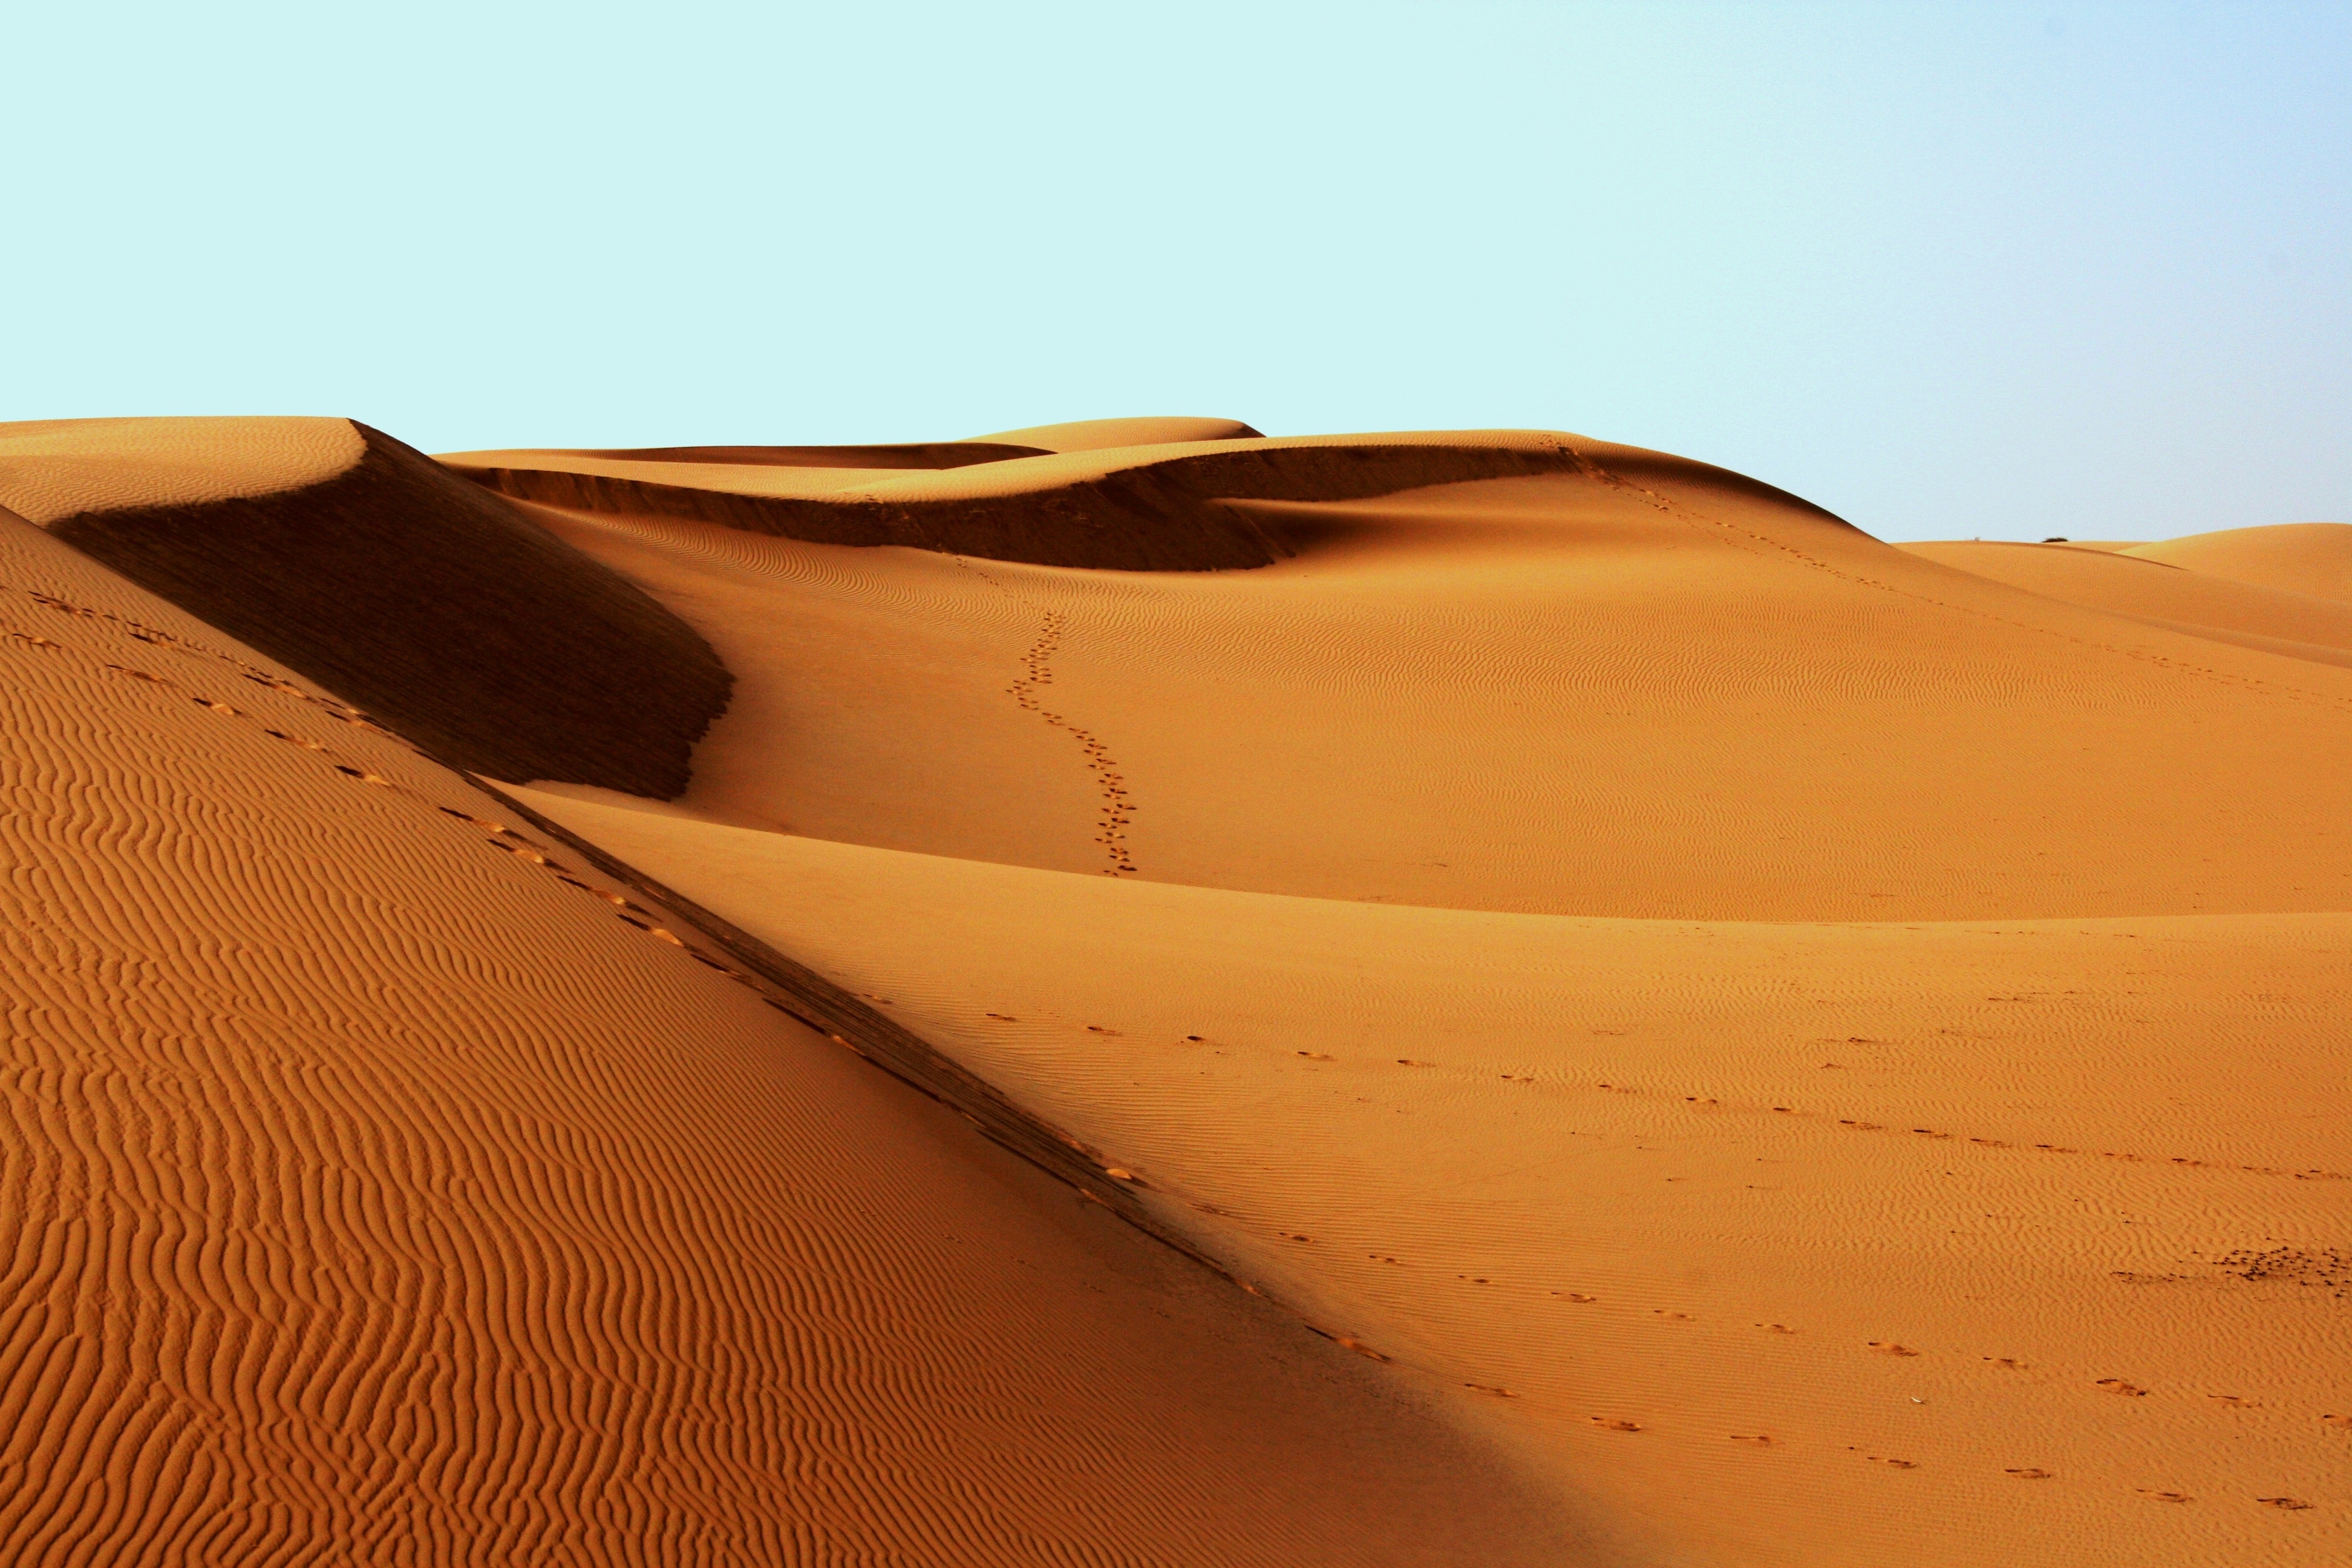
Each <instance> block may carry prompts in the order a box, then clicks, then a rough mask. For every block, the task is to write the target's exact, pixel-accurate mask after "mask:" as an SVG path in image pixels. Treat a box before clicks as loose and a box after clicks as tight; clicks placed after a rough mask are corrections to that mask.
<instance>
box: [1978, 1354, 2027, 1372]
mask: <svg viewBox="0 0 2352 1568" xmlns="http://www.w3.org/2000/svg"><path fill="white" fill-rule="evenodd" d="M1984 1359H1985V1364H1986V1365H1987V1366H1997V1367H2000V1368H2002V1369H2003V1370H2005V1371H2009V1372H2023V1371H2024V1370H2025V1363H2023V1362H2021V1361H2019V1360H2018V1359H2017V1358H2016V1357H2014V1356H2005V1355H1989V1356H1987V1357H1985V1358H1984Z"/></svg>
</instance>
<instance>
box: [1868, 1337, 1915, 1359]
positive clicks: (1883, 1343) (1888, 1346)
mask: <svg viewBox="0 0 2352 1568" xmlns="http://www.w3.org/2000/svg"><path fill="white" fill-rule="evenodd" d="M1870 1348H1871V1349H1872V1350H1874V1351H1876V1352H1878V1353H1879V1354H1881V1355H1917V1354H1918V1353H1919V1352H1917V1351H1915V1350H1913V1349H1912V1348H1911V1347H1910V1346H1909V1345H1898V1344H1896V1343H1895V1342H1894V1341H1893V1340H1873V1341H1871V1342H1870Z"/></svg>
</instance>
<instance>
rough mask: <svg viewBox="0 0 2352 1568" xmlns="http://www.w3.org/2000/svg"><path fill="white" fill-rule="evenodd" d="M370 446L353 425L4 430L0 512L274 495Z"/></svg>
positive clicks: (181, 423) (142, 424)
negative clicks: (0, 510)
mask: <svg viewBox="0 0 2352 1568" xmlns="http://www.w3.org/2000/svg"><path fill="white" fill-rule="evenodd" d="M366 450H367V447H366V443H365V442H364V441H363V440H362V437H361V436H360V433H359V430H358V429H357V427H356V426H353V425H352V422H351V421H350V420H348V419H324V418H315V417H296V418H272V417H268V416H253V417H234V416H233V417H211V418H181V419H35V420H27V421H23V422H19V423H16V424H0V507H5V508H6V509H8V510H10V511H12V512H15V513H16V515H17V516H19V517H21V518H24V519H26V521H31V522H37V523H44V524H47V523H53V522H58V521H62V520H64V519H66V518H68V517H72V516H74V515H76V514H77V513H79V512H86V511H103V510H119V509H121V508H125V507H142V506H195V505H200V504H202V503H204V502H205V501H216V500H228V499H230V498H231V497H235V496H259V495H274V494H277V493H278V492H280V491H284V490H297V489H305V488H306V487H308V486H310V485H315V484H320V483H323V482H325V481H326V480H328V479H333V478H334V477H335V476H337V475H338V474H341V473H342V472H344V471H345V470H346V469H349V468H352V466H353V465H355V464H356V463H358V462H359V461H360V459H361V458H362V457H363V456H364V455H365V453H366Z"/></svg>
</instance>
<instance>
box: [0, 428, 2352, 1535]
mask: <svg viewBox="0 0 2352 1568" xmlns="http://www.w3.org/2000/svg"><path fill="white" fill-rule="evenodd" d="M0 505H7V506H13V507H16V508H17V510H19V511H22V512H23V513H24V514H25V516H26V518H29V519H30V520H31V521H29V522H28V521H20V520H19V519H17V518H16V517H13V516H0V633H5V634H6V635H5V637H0V669H5V671H6V672H8V673H9V676H10V679H9V681H8V684H7V686H6V691H7V693H8V700H9V702H10V705H11V706H10V712H11V715H12V718H11V721H10V723H9V724H8V725H7V727H6V729H5V732H0V744H5V748H6V754H7V757H8V762H9V772H8V774H7V780H8V785H9V788H10V790H11V801H12V807H11V811H10V812H9V813H8V814H6V815H5V816H0V837H5V851H6V854H7V863H8V865H9V866H10V867H11V868H12V869H11V873H10V876H9V878H8V879H7V880H6V882H5V884H0V898H5V902H6V905H7V907H6V909H5V911H0V917H4V918H0V939H5V941H6V942H8V944H9V946H10V952H11V956H10V959H9V961H8V963H7V964H6V965H5V968H0V974H5V984H7V986H8V987H9V992H10V1008H11V1012H10V1016H11V1017H12V1018H14V1019H16V1020H17V1025H16V1027H14V1028H12V1030H11V1032H10V1034H9V1037H8V1044H7V1047H6V1048H7V1051H8V1053H9V1054H8V1058H7V1059H8V1065H9V1066H10V1068H12V1069H13V1070H12V1072H11V1074H10V1076H9V1077H8V1078H7V1079H5V1081H6V1082H8V1083H9V1084H10V1085H11V1086H12V1088H11V1091H10V1100H9V1121H7V1122H6V1123H5V1127H6V1130H7V1131H6V1133H5V1137H6V1139H7V1142H6V1144H5V1147H0V1174H5V1180H6V1181H7V1183H8V1186H7V1189H6V1194H7V1196H6V1201H5V1204H0V1239H5V1243H6V1251H5V1256H6V1257H9V1258H15V1259H16V1263H15V1264H14V1265H13V1267H12V1271H11V1274H10V1279H11V1281H12V1283H11V1284H10V1286H9V1287H8V1288H7V1289H6V1291H5V1292H0V1346H5V1347H7V1348H6V1349H5V1351H0V1543H5V1544H0V1560H5V1561H9V1562H16V1561H24V1562H35V1563H59V1564H63V1563H99V1562H107V1563H112V1562H126V1563H156V1564H162V1563H181V1562H203V1563H253V1562H261V1563H277V1562H284V1563H295V1562H323V1561H335V1562H341V1561H355V1562H378V1561H382V1562H400V1561H411V1560H415V1561H452V1562H457V1561H463V1562H478V1563H507V1562H523V1561H528V1562H541V1561H545V1562H560V1563H575V1562H576V1563H653V1562H663V1563H738V1562H740V1563H829V1562H872V1563H1007V1564H1010V1563H1073V1564H1076V1563H1204V1564H1205V1563H1317V1564H1321V1563H1364V1564H1371V1563H1397V1564H1419V1563H1465V1564H1468V1563H1482V1564H1483V1563H1529V1564H1546V1565H1549V1564H1587V1563H1591V1564H1604V1563H1605V1564H1646V1563H1677V1564H1685V1563H1687V1564H1716V1565H1722V1568H1752V1565H1774V1564H1781V1565H1787V1568H1817V1565H1853V1568H1877V1565H1882V1564H1885V1565H1895V1564H1901V1565H1906V1568H1909V1565H1928V1568H1934V1565H1945V1564H1948V1565H1951V1568H1963V1565H1974V1564H1979V1563H2068V1564H2074V1563H2084V1564H2113V1565H2116V1568H2127V1565H2128V1568H2144V1565H2149V1564H2168V1565H2179V1568H2191V1565H2202V1564H2209V1563H2231V1564H2238V1563H2245V1564H2294V1565H2302V1564H2311V1565H2318V1564H2324V1563H2340V1562H2343V1561H2346V1560H2347V1559H2352V1464H2347V1447H2346V1445H2347V1441H2352V1436H2347V1434H2352V1410H2347V1403H2346V1397H2345V1394H2344V1391H2343V1386H2342V1375H2341V1373H2342V1369H2343V1368H2344V1367H2345V1366H2346V1365H2347V1364H2352V1319H2347V1315H2346V1305H2347V1300H2352V1241H2347V1225H2352V1138H2347V1133H2352V595H2347V593H2345V592H2340V591H2339V589H2340V588H2341V587H2342V586H2343V584H2339V583H2338V581H2337V576H2338V575H2340V574H2342V572H2343V571H2344V570H2345V569H2346V568H2347V565H2352V543H2347V541H2352V528H2347V527H2346V526H2345V525H2341V524H2296V525H2288V526H2285V527H2282V528H2278V529H2252V530H2233V531H2230V532H2227V533H2221V534H2212V535H2203V536H2199V537H2197V538H2192V539H2189V540H2178V541H2169V542H2163V543H2158V544H2125V543H2114V544H2098V545H2090V544H2069V543H2063V542H2053V543H2050V544H2047V545H2031V546H2029V545H2010V544H1997V543H1981V542H1967V543H1958V542H1949V543H1933V544H1920V545H1910V546H1904V547H1900V548H1898V547H1895V546H1891V545H1888V544H1885V543H1883V542H1879V541H1877V540H1875V539H1874V538H1872V537H1870V536H1869V535H1868V534H1867V533H1866V532H1864V531H1862V530H1860V529H1857V528H1855V527H1853V526H1852V525H1850V524H1849V523H1848V522H1846V521H1843V520H1841V519H1839V518H1836V517H1834V516H1832V515H1831V514H1830V513H1828V512H1825V511H1823V510H1821V509H1819V508H1817V507H1814V506H1812V505H1811V504H1810V503H1807V502H1805V501H1803V500H1801V499H1799V498H1796V497H1793V496H1790V495H1787V494H1785V493H1784V492H1781V491H1780V490H1777V489H1773V488H1771V487H1769V486H1768V485H1764V484H1761V483H1759V482H1758V481H1756V480H1753V479H1747V478H1745V477H1743V476H1740V475H1737V474H1732V473H1729V472H1727V471H1725V470H1722V469H1718V468H1710V467H1708V466H1706V465H1705V464H1703V463H1698V462H1695V461H1692V460H1690V459H1686V458H1677V457H1673V456H1670V455H1667V454H1662V453H1655V452H1647V451H1643V450H1639V449H1636V448H1631V447H1619V446H1613V445H1611V444H1608V443H1605V442H1599V441H1594V440H1591V439H1589V438H1586V437H1578V436H1570V435H1565V434H1560V433H1556V432H1531V431H1477V432H1430V433H1415V434H1404V435H1370V436H1363V435H1359V436H1341V437H1264V436H1261V435H1260V434H1259V433H1258V432H1256V431H1255V430H1253V429H1251V428H1250V427H1249V426H1245V425H1242V424H1240V423H1239V422H1236V421H1232V420H1217V419H1192V418H1181V419H1178V418H1169V419H1141V420H1106V421H1097V422H1087V423H1082V424H1078V425H1066V426H1036V427H1033V428H1028V429H1021V430H1011V431H1004V432H1000V433H997V434H994V435H990V436H984V437H978V438H976V439H974V440H970V441H941V442H913V443H908V444H903V445H896V446H883V447H794V446H785V445H777V446H698V447H661V448H631V449H609V448H608V449H598V450H588V449H577V450H562V451H555V450H545V451H520V450H515V451H485V452H476V453H467V454H457V455H453V456H451V457H449V458H446V459H444V460H442V461H440V462H437V463H436V461H434V460H431V459H427V458H424V457H423V456H421V455H420V454H417V453H415V452H413V451H411V450H410V449H409V448H407V447H403V446H401V445H400V444H399V443H398V442H396V441H394V440H392V439H391V438H390V437H384V436H383V435H381V434H380V433H378V432H374V431H372V430H369V429H367V428H366V427H365V426H352V425H350V424H348V423H346V422H341V421H323V420H322V421H311V420H304V421H292V420H278V421H272V420H239V421H217V422H206V421H162V422H153V423H152V424H150V423H149V422H140V421H99V422H89V421H83V422H63V423H57V424H45V425H41V426H0ZM35 524H38V525H40V526H35ZM2116 531H2119V532H2122V531H2128V530H2127V529H2126V528H2121V527H2119V528H2118V529H2117V530H2116ZM68 546H71V548H68Z"/></svg>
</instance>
